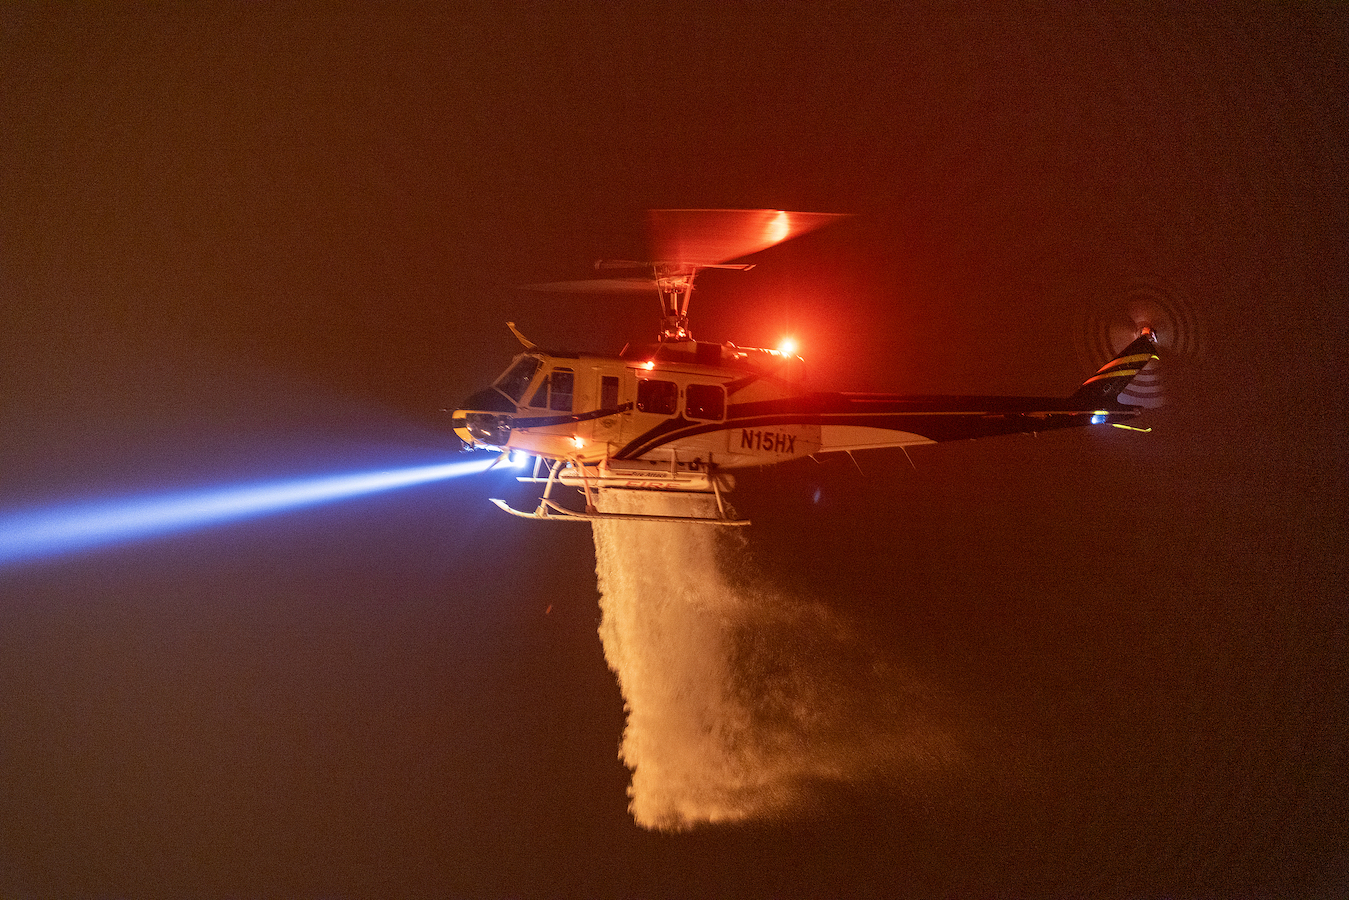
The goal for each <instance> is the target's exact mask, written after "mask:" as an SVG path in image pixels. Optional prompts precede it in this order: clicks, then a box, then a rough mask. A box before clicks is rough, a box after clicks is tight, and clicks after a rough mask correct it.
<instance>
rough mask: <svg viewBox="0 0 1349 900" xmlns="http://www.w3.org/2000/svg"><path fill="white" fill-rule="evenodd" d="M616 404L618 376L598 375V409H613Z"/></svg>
mask: <svg viewBox="0 0 1349 900" xmlns="http://www.w3.org/2000/svg"><path fill="white" fill-rule="evenodd" d="M617 405H618V376H617V375H601V376H600V409H613V408H614V407H615V406H617Z"/></svg>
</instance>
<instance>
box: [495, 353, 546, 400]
mask: <svg viewBox="0 0 1349 900" xmlns="http://www.w3.org/2000/svg"><path fill="white" fill-rule="evenodd" d="M542 364H543V363H542V362H541V361H540V360H538V359H536V358H535V357H533V356H524V357H521V358H520V359H517V360H516V361H515V365H513V366H511V367H510V368H509V369H507V370H506V374H505V375H502V376H501V377H500V378H498V379H497V385H496V386H497V389H498V390H500V391H501V393H503V394H505V395H506V396H507V397H510V398H511V399H512V400H514V401H515V402H516V403H519V402H520V398H522V397H524V395H525V390H526V389H527V388H528V387H529V383H530V382H531V381H533V380H534V375H535V373H537V372H538V371H539V366H541V365H542Z"/></svg>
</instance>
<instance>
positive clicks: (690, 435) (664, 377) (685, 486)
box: [452, 209, 1158, 527]
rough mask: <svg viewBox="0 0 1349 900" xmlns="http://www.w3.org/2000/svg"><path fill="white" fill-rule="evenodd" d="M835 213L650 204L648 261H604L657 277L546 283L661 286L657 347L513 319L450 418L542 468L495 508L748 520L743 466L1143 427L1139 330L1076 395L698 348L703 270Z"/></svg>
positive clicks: (1149, 332) (1148, 360)
mask: <svg viewBox="0 0 1349 900" xmlns="http://www.w3.org/2000/svg"><path fill="white" fill-rule="evenodd" d="M838 218H841V216H840V215H838V214H832V213H809V212H788V211H786V210H771V209H749V210H725V209H701V210H699V209H688V210H683V209H681V210H651V211H649V212H648V221H647V225H648V231H649V233H650V236H651V245H652V249H653V251H654V258H655V261H654V262H650V263H642V262H635V261H601V262H600V263H598V264H597V266H596V267H597V269H600V270H615V269H620V270H621V269H629V270H631V269H643V270H645V272H647V273H649V274H645V275H643V276H642V277H625V278H596V279H589V280H586V281H580V282H557V283H553V284H549V285H539V286H537V287H539V288H542V289H545V290H564V291H577V290H581V291H613V290H620V291H628V290H639V291H654V292H655V293H656V295H657V297H658V299H659V301H660V306H661V328H660V332H659V334H658V336H657V340H656V341H655V342H654V343H650V344H629V345H627V346H626V347H624V349H623V350H622V351H621V352H620V353H619V354H618V355H617V356H601V355H593V354H584V353H574V352H567V351H562V350H553V349H544V348H541V347H540V346H538V345H537V344H535V343H534V342H532V341H530V340H529V339H528V338H526V337H525V336H524V335H523V334H521V332H520V331H519V329H517V328H516V326H515V324H514V323H507V327H508V328H510V330H511V333H512V334H514V335H515V337H516V339H517V340H518V341H519V342H520V343H521V345H522V346H523V348H524V349H523V352H521V353H519V354H518V355H517V356H516V357H515V358H514V359H513V360H512V362H511V364H510V366H509V367H508V368H507V369H506V370H505V371H504V372H503V373H502V374H501V376H500V377H499V378H497V379H496V381H494V382H493V383H492V385H491V386H490V387H488V388H485V389H484V390H481V391H478V392H477V393H475V394H473V395H472V396H471V397H469V398H468V399H467V400H466V401H465V403H464V404H463V407H462V408H460V409H456V410H454V412H453V413H452V426H453V428H454V430H455V433H456V435H458V437H459V438H460V440H461V441H463V443H464V445H465V447H466V448H486V449H493V450H498V451H500V452H501V459H503V460H505V459H511V460H517V461H518V460H519V459H520V458H521V456H522V455H527V456H533V457H534V469H533V473H532V474H531V475H529V476H526V477H522V478H520V479H519V480H520V481H523V482H527V483H533V484H542V485H543V486H544V487H543V491H542V496H541V498H540V500H539V504H538V506H537V508H535V509H534V510H532V511H525V510H519V509H515V508H513V507H511V506H510V505H509V504H507V503H506V502H505V501H503V500H499V499H493V500H492V502H493V503H495V504H496V505H497V506H498V507H500V508H501V509H503V510H505V511H506V512H508V513H510V514H512V515H514V516H519V517H522V518H526V519H532V520H536V521H554V522H556V521H570V522H593V521H598V520H638V521H657V522H683V523H693V524H706V525H719V526H732V527H734V526H745V525H748V524H750V523H749V520H747V519H742V518H736V517H734V516H733V515H732V514H731V513H730V511H729V507H728V505H727V503H726V502H725V499H724V498H725V494H726V493H728V492H729V491H730V490H732V489H733V487H734V484H735V482H734V477H733V475H732V474H731V471H730V470H734V469H742V468H747V467H764V466H772V465H777V464H779V463H783V462H788V461H790V460H795V459H801V458H804V457H816V456H818V455H820V454H826V453H840V452H843V453H850V452H853V451H858V450H872V449H881V448H901V449H902V448H908V447H911V446H916V445H919V444H931V443H937V442H942V441H952V440H963V439H971V438H982V437H991V436H994V435H1003V434H1026V433H1038V432H1041V431H1051V430H1056V429H1060V428H1075V427H1083V426H1092V425H1107V426H1118V427H1124V428H1130V429H1133V430H1138V431H1146V430H1147V429H1142V428H1137V427H1135V426H1132V425H1129V424H1128V423H1129V421H1130V420H1132V419H1134V418H1135V417H1136V416H1138V415H1139V414H1140V413H1141V412H1143V411H1144V410H1145V408H1146V407H1147V406H1150V405H1155V403H1152V402H1150V400H1149V398H1147V397H1146V396H1141V397H1140V396H1135V395H1132V394H1129V393H1127V391H1128V389H1129V386H1130V384H1131V383H1133V382H1134V381H1135V379H1136V378H1137V377H1138V376H1140V374H1141V373H1143V372H1144V371H1145V370H1148V371H1149V372H1152V371H1153V370H1154V369H1155V365H1156V361H1157V359H1158V356H1157V352H1156V348H1157V334H1156V332H1155V330H1154V329H1153V328H1152V327H1151V326H1150V325H1149V324H1148V323H1146V322H1143V323H1139V324H1138V325H1137V327H1136V329H1135V331H1136V333H1135V334H1134V335H1133V336H1132V340H1130V341H1129V343H1128V345H1127V346H1125V347H1124V348H1123V349H1122V350H1120V351H1118V352H1117V353H1116V354H1115V356H1114V358H1112V359H1111V360H1110V361H1109V362H1107V363H1106V364H1105V365H1103V366H1101V367H1100V369H1099V370H1098V371H1097V372H1095V373H1094V374H1093V375H1091V376H1090V377H1089V378H1087V379H1086V380H1085V381H1084V382H1082V383H1081V385H1080V386H1078V387H1077V389H1076V390H1075V391H1074V392H1073V393H1072V394H1070V395H1069V396H1067V397H999V396H934V395H902V394H875V393H839V392H817V391H812V390H811V389H810V388H809V387H808V386H807V384H806V377H805V364H804V361H803V360H802V358H801V357H800V356H798V355H796V353H795V352H794V348H792V347H790V346H784V347H781V348H778V349H765V348H756V347H740V346H737V345H736V344H733V343H729V342H723V343H715V342H708V341H700V340H696V339H694V337H693V335H692V333H691V331H690V329H689V315H688V309H689V301H690V298H691V296H692V294H693V285H694V279H695V277H696V276H697V274H698V273H699V272H700V271H702V270H704V269H734V270H741V271H743V270H747V269H750V268H753V264H745V263H743V262H736V260H741V259H743V258H744V257H746V256H749V255H751V254H753V253H757V252H759V251H761V250H765V249H767V248H768V247H772V246H774V245H776V244H779V243H781V242H783V241H785V240H788V239H790V238H793V237H796V236H798V235H801V234H804V233H806V232H808V231H811V230H813V229H815V228H818V227H820V226H822V225H826V224H828V223H829V222H832V221H834V220H836V219H838ZM1139 380H1140V382H1145V381H1146V380H1147V376H1144V377H1143V378H1141V379H1139ZM906 452H907V451H906ZM559 485H562V486H564V487H567V488H576V489H579V490H580V492H581V494H582V495H583V498H584V508H583V509H575V508H572V507H571V506H568V505H565V504H563V503H561V502H559V501H558V500H557V499H555V498H554V491H555V490H556V489H557V488H558V486H559ZM604 490H623V491H641V492H652V493H670V492H674V493H683V494H701V495H710V496H711V497H712V498H713V499H714V500H715V512H710V513H709V514H708V515H644V514H634V513H624V512H606V511H601V510H600V509H599V507H598V504H597V500H598V497H599V494H600V492H601V491H604ZM702 508H704V509H708V510H711V509H712V506H711V504H708V505H705V506H704V507H702Z"/></svg>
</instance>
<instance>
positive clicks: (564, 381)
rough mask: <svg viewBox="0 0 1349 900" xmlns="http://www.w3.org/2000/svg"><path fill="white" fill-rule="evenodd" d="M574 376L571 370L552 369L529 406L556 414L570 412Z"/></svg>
mask: <svg viewBox="0 0 1349 900" xmlns="http://www.w3.org/2000/svg"><path fill="white" fill-rule="evenodd" d="M575 382H576V376H575V375H574V374H573V373H572V371H571V369H554V370H553V371H551V372H549V373H548V376H547V377H546V378H544V379H543V382H542V383H541V384H540V385H539V389H538V390H537V391H535V392H534V396H533V398H531V399H530V401H529V405H530V406H534V407H538V408H540V409H552V410H557V411H558V412H571V402H572V387H573V385H574V384H575Z"/></svg>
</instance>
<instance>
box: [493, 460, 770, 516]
mask: <svg viewBox="0 0 1349 900" xmlns="http://www.w3.org/2000/svg"><path fill="white" fill-rule="evenodd" d="M541 463H542V460H540V459H537V458H536V459H535V462H534V475H533V477H530V478H521V479H519V480H520V481H523V482H528V483H531V484H539V483H542V484H544V489H543V497H542V498H540V500H539V505H538V508H537V509H535V510H534V511H533V512H524V511H523V510H519V509H512V508H511V507H510V506H507V505H506V501H504V500H497V499H495V498H493V499H492V502H493V503H495V504H496V505H497V506H498V507H500V508H501V509H503V510H505V511H506V512H508V513H510V514H511V515H513V516H518V517H519V518H521V519H534V520H536V521H538V520H544V521H548V522H682V523H685V524H688V525H724V526H730V527H744V526H745V525H748V524H749V520H748V519H732V518H729V517H728V516H727V515H726V504H725V502H724V501H723V500H722V498H721V485H720V481H719V480H718V479H717V478H716V477H712V476H711V473H709V477H708V478H707V479H706V482H707V484H708V485H710V487H711V488H712V490H711V493H712V495H713V496H714V497H716V500H717V514H716V515H715V516H656V515H649V516H648V515H642V514H640V513H605V512H600V511H599V510H597V509H596V506H595V500H596V496H595V495H596V493H597V491H598V488H599V485H598V484H595V483H592V481H593V480H594V478H593V477H592V476H589V475H588V474H587V472H586V468H585V467H584V466H581V465H579V464H578V465H576V466H574V469H575V471H577V472H579V473H580V482H581V483H580V484H579V485H577V486H578V487H580V489H581V493H582V494H584V495H585V500H586V508H585V512H580V511H578V510H574V509H568V508H567V507H565V506H562V505H561V504H560V503H557V502H556V501H554V500H553V499H552V498H551V496H550V495H551V494H552V492H553V487H554V486H555V485H556V484H558V476H559V474H560V473H561V472H562V470H563V467H564V466H565V465H569V464H568V463H567V461H565V460H555V461H553V462H552V463H551V464H550V465H549V467H548V477H547V478H540V477H539V466H540V464H541ZM670 472H671V476H672V477H673V476H674V474H675V472H676V464H675V462H674V461H673V460H672V461H671V467H670ZM647 476H648V477H649V476H650V473H649V472H648V473H647ZM622 490H625V491H635V492H637V493H642V494H663V495H668V494H670V493H672V491H670V490H668V489H666V490H650V489H642V488H633V487H626V486H625V487H623V488H622ZM685 491H687V492H689V493H705V492H704V491H699V490H692V491H689V490H688V488H685Z"/></svg>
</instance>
